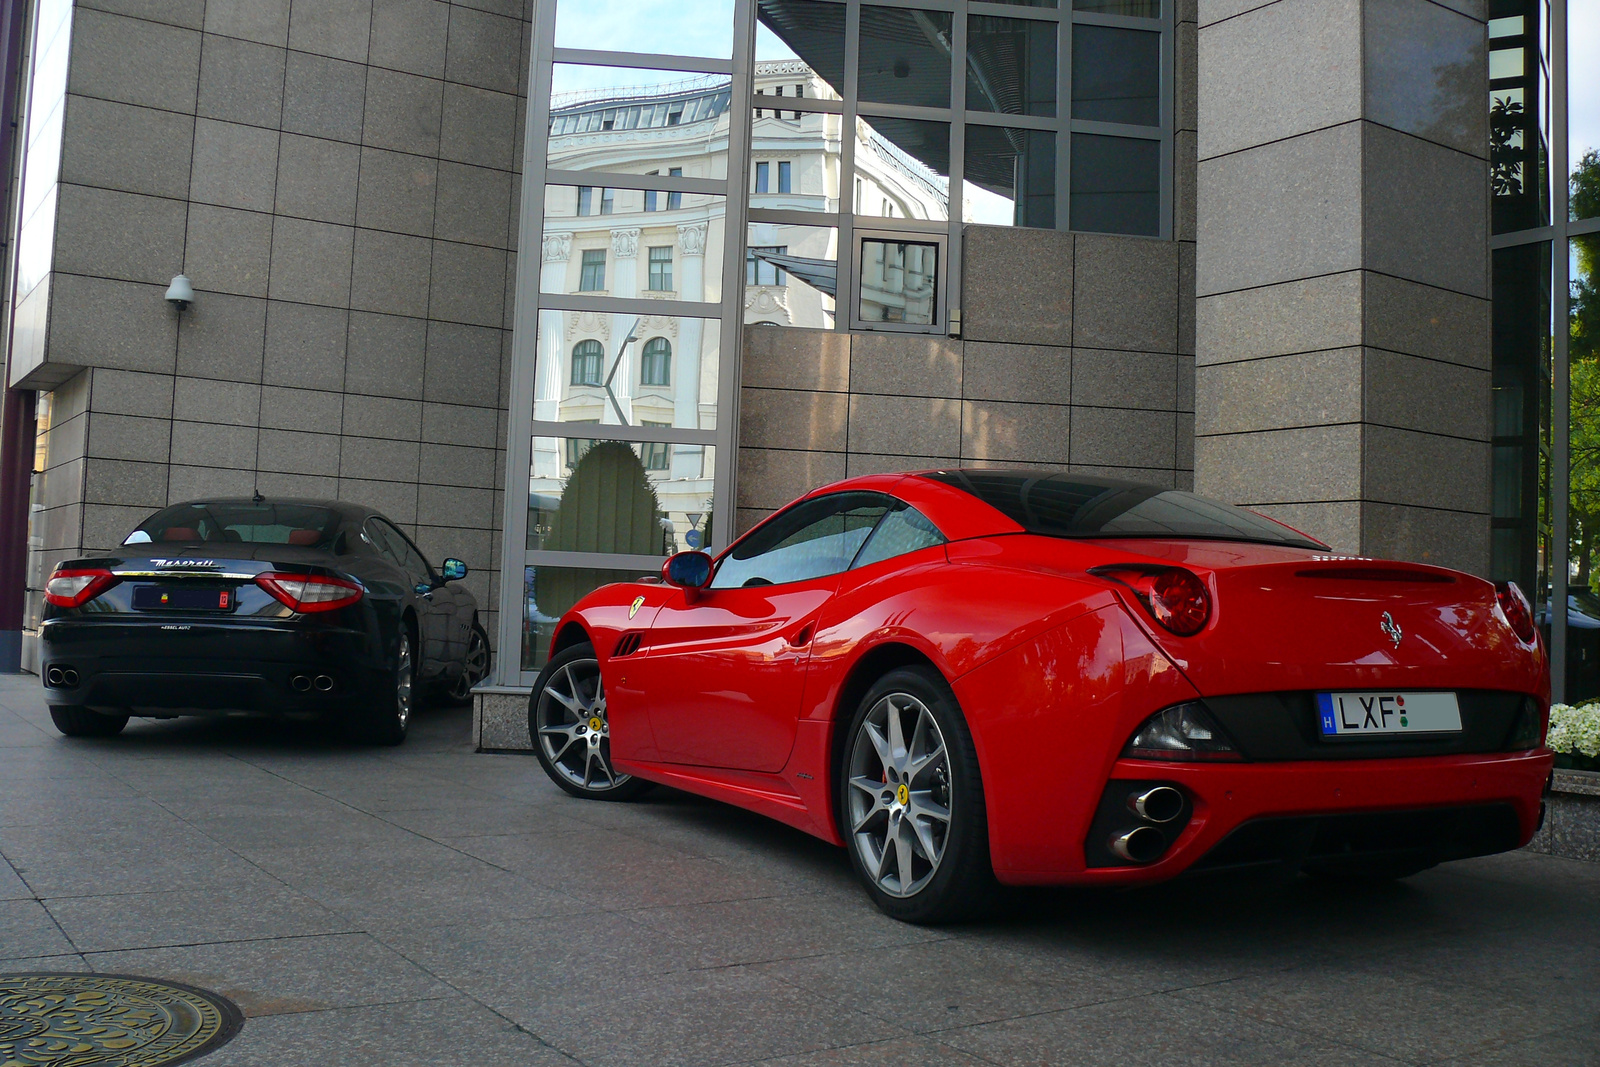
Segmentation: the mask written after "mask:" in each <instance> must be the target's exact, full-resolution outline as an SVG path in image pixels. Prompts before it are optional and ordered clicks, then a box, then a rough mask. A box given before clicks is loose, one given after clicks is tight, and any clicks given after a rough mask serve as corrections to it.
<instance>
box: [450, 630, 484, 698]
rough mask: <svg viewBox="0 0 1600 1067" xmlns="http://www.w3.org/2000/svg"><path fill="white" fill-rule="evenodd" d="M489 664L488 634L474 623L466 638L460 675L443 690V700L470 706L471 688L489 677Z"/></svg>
mask: <svg viewBox="0 0 1600 1067" xmlns="http://www.w3.org/2000/svg"><path fill="white" fill-rule="evenodd" d="M489 662H490V654H489V633H488V631H487V630H485V629H484V628H483V627H482V626H479V625H478V624H477V622H476V621H474V622H473V624H472V634H471V636H469V637H468V638H467V654H466V656H465V657H464V659H463V661H462V664H461V673H460V674H459V675H457V676H456V680H455V681H453V682H451V683H450V686H449V688H448V689H446V690H445V698H446V699H447V700H449V701H450V702H451V703H452V704H457V705H460V704H470V703H471V702H472V687H473V686H475V685H477V684H478V683H479V682H481V681H483V680H484V679H485V678H486V677H488V675H489Z"/></svg>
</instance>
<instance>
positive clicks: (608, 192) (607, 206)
mask: <svg viewBox="0 0 1600 1067" xmlns="http://www.w3.org/2000/svg"><path fill="white" fill-rule="evenodd" d="M616 209H617V191H616V190H615V189H602V190H600V214H602V215H609V214H611V213H612V212H613V211H615V210H616Z"/></svg>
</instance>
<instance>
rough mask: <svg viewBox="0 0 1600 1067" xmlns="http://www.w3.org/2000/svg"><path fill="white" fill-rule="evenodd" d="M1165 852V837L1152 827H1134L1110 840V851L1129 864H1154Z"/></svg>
mask: <svg viewBox="0 0 1600 1067" xmlns="http://www.w3.org/2000/svg"><path fill="white" fill-rule="evenodd" d="M1166 850H1167V835H1166V834H1163V833H1162V832H1161V831H1160V830H1157V829H1156V828H1155V827H1154V826H1136V827H1134V828H1133V829H1132V830H1129V831H1128V832H1127V833H1123V834H1117V835H1116V836H1114V837H1112V839H1111V851H1112V852H1113V853H1114V854H1115V855H1116V856H1118V857H1119V858H1121V859H1125V860H1127V861H1128V862H1129V863H1154V862H1155V861H1156V860H1158V859H1160V858H1161V854H1162V853H1163V852H1165V851H1166Z"/></svg>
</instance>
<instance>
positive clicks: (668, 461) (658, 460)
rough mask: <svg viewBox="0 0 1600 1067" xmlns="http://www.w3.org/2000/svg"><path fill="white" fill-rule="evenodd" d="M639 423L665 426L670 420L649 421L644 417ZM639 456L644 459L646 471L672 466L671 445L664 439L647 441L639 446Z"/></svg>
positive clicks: (661, 469) (665, 468)
mask: <svg viewBox="0 0 1600 1067" xmlns="http://www.w3.org/2000/svg"><path fill="white" fill-rule="evenodd" d="M641 425H643V426H656V427H665V426H671V425H672V424H671V423H670V422H651V421H650V420H649V419H645V420H644V421H643V422H642V423H641ZM639 451H640V456H639V458H640V459H642V460H643V461H644V469H645V470H647V471H664V470H670V469H671V468H672V446H671V445H669V444H667V443H666V442H665V441H647V442H645V443H644V444H643V445H641V446H640V449H639Z"/></svg>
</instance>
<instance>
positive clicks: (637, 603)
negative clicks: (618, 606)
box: [628, 596, 644, 619]
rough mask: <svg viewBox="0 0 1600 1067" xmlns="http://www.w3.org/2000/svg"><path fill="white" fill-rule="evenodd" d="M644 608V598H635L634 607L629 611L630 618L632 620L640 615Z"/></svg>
mask: <svg viewBox="0 0 1600 1067" xmlns="http://www.w3.org/2000/svg"><path fill="white" fill-rule="evenodd" d="M642 607H644V597H642V596H636V597H634V598H633V606H632V607H630V608H629V609H628V618H630V619H631V618H633V617H634V616H635V615H637V614H639V609H640V608H642Z"/></svg>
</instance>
